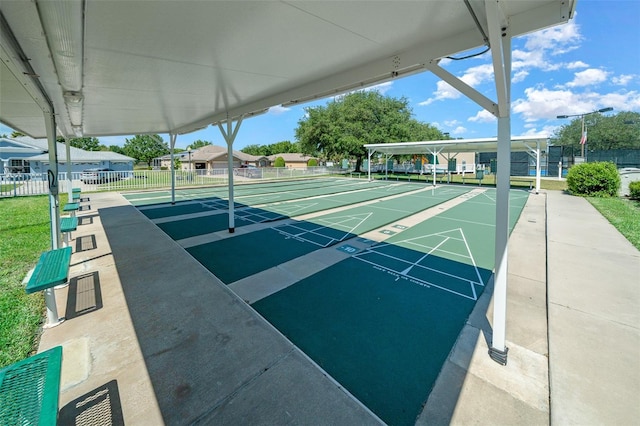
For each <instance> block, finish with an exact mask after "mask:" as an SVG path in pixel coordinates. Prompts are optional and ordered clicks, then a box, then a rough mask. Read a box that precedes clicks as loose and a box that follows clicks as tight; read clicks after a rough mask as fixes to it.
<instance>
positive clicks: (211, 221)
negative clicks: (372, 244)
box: [142, 184, 423, 240]
mask: <svg viewBox="0 0 640 426" xmlns="http://www.w3.org/2000/svg"><path fill="white" fill-rule="evenodd" d="M421 188H423V185H407V184H391V185H374V186H373V187H369V188H367V189H362V190H358V191H355V192H346V193H338V194H333V195H329V196H324V197H321V198H314V199H305V200H291V201H285V202H277V203H271V204H266V205H263V206H262V207H261V208H257V207H245V206H243V205H240V204H235V206H236V207H235V208H236V210H235V226H236V227H240V226H245V225H250V224H252V223H262V222H271V221H274V220H279V219H284V218H288V217H292V216H298V215H302V214H307V213H312V212H317V211H321V210H326V209H330V208H335V207H341V206H346V205H349V204H353V203H358V202H363V201H368V200H372V199H376V198H380V197H388V196H391V195H397V194H401V193H404V192H410V191H415V190H416V189H421ZM213 202H216V203H217V204H218V205H219V204H221V203H222V204H225V203H228V201H226V200H225V201H220V202H217V201H207V202H203V205H204V206H210V205H211V203H213ZM196 203H198V202H196V201H190V202H187V203H184V204H185V205H184V206H182V205H180V206H178V205H176V206H173V207H167V208H158V209H151V210H143V211H142V213H143V214H145V215H147V216H148V217H149V216H152V217H150V218H152V219H155V218H158V217H166V215H167V214H169V215H171V212H175V213H173V214H176V215H180V214H190V213H200V212H201V209H202V206H193V205H194V204H196ZM225 206H226V204H225ZM242 207H244V208H242ZM218 208H224V207H218ZM209 211H211V212H212V214H210V215H206V216H201V217H194V218H187V219H179V220H175V221H170V222H163V223H160V224H158V226H159V227H160V229H162V230H163V231H164V232H165V233H166V234H167V235H169V236H170V237H171V238H173V239H174V240H180V239H183V238H189V237H193V236H196V235H204V234H208V233H211V232H217V231H222V230H224V229H227V228H228V227H229V218H228V213H226V212H222V211H216V207H215V206H212V207H211V209H210V210H209Z"/></svg>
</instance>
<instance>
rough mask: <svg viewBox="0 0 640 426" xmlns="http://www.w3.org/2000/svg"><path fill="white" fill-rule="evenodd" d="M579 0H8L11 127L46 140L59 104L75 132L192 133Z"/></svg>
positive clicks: (5, 24)
mask: <svg viewBox="0 0 640 426" xmlns="http://www.w3.org/2000/svg"><path fill="white" fill-rule="evenodd" d="M575 3H576V0H502V1H499V2H495V1H493V2H492V1H484V0H465V1H463V0H448V1H402V2H393V1H371V2H366V3H363V2H360V1H301V0H292V1H224V2H221V1H179V2H177V1H130V2H115V1H95V0H86V1H30V2H28V1H16V0H5V1H2V2H0V17H1V18H2V25H0V32H1V34H0V35H1V37H0V47H1V48H0V59H1V60H0V82H1V84H0V122H3V123H4V124H6V125H8V126H9V127H11V128H13V129H16V130H19V131H21V132H23V133H25V134H28V135H31V136H34V137H43V136H45V135H46V125H45V120H44V119H43V112H45V114H48V113H49V112H52V113H55V117H56V125H57V128H58V129H59V130H60V132H61V133H62V134H63V135H67V136H68V135H72V134H74V133H75V134H76V135H80V134H82V135H84V136H107V135H131V134H142V133H172V134H181V133H188V132H192V131H195V130H198V129H200V128H203V127H206V126H208V125H210V124H214V123H222V122H228V121H230V120H233V119H234V118H237V117H240V116H247V115H251V114H258V113H262V112H264V111H266V110H267V109H268V108H269V107H272V106H277V105H281V104H283V105H289V104H296V103H300V102H306V101H309V100H313V99H318V98H324V97H328V96H334V95H336V94H340V93H345V92H347V91H350V90H354V89H358V88H363V87H367V86H372V85H374V84H377V83H380V82H383V81H388V80H393V79H396V78H399V77H402V76H405V75H410V74H414V73H418V72H422V71H425V70H428V69H431V67H432V66H433V64H434V63H435V64H437V63H438V61H439V60H440V59H441V58H444V57H446V56H451V55H458V54H460V52H468V51H470V50H472V49H477V48H483V47H484V46H486V45H487V44H488V43H490V37H489V38H488V37H487V34H492V32H491V31H489V29H491V30H492V31H494V33H495V27H500V28H504V29H505V31H506V32H507V33H508V36H509V37H517V36H519V35H522V34H525V33H528V32H531V31H535V30H538V29H541V28H544V27H547V26H552V25H556V24H559V23H562V22H566V21H568V20H569V19H570V18H571V16H572V14H573V11H574V7H575ZM495 21H497V22H495ZM490 23H492V25H490ZM494 41H496V40H495V39H494ZM498 44H499V43H498ZM493 48H494V50H495V49H500V46H498V45H496V46H493Z"/></svg>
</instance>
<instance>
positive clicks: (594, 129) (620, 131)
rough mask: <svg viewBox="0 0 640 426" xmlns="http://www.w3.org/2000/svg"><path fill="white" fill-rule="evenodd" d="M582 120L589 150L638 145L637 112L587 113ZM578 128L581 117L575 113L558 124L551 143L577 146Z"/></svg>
mask: <svg viewBox="0 0 640 426" xmlns="http://www.w3.org/2000/svg"><path fill="white" fill-rule="evenodd" d="M584 124H585V127H586V129H587V146H588V147H589V149H590V150H610V149H640V113H637V112H629V111H622V112H619V113H618V114H614V115H609V116H605V115H602V114H589V115H586V116H585V117H584ZM581 132H582V118H580V117H577V118H575V119H573V120H572V121H571V122H570V123H569V124H565V125H563V126H562V127H560V128H559V129H558V130H557V131H556V132H555V133H554V134H553V135H552V137H551V139H552V141H553V143H554V144H555V145H562V146H566V147H573V148H574V149H576V150H579V149H580V139H581V137H582V135H581Z"/></svg>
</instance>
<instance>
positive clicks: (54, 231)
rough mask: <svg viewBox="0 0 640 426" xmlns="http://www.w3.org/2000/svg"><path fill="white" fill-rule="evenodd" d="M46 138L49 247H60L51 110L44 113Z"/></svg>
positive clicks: (56, 166)
mask: <svg viewBox="0 0 640 426" xmlns="http://www.w3.org/2000/svg"><path fill="white" fill-rule="evenodd" d="M44 121H45V127H46V129H47V140H48V142H49V171H48V172H47V179H48V183H49V217H50V219H51V249H52V250H55V249H57V248H60V209H59V206H60V198H59V197H58V189H59V186H58V146H57V145H58V144H57V142H56V117H55V113H54V112H53V111H51V112H45V113H44Z"/></svg>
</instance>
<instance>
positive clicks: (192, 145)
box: [187, 139, 212, 151]
mask: <svg viewBox="0 0 640 426" xmlns="http://www.w3.org/2000/svg"><path fill="white" fill-rule="evenodd" d="M207 145H212V143H211V142H209V141H203V140H200V139H198V140H197V141H193V142H191V143H190V144H189V145H188V146H187V150H191V151H193V150H195V149H198V148H202V147H203V146H207Z"/></svg>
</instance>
